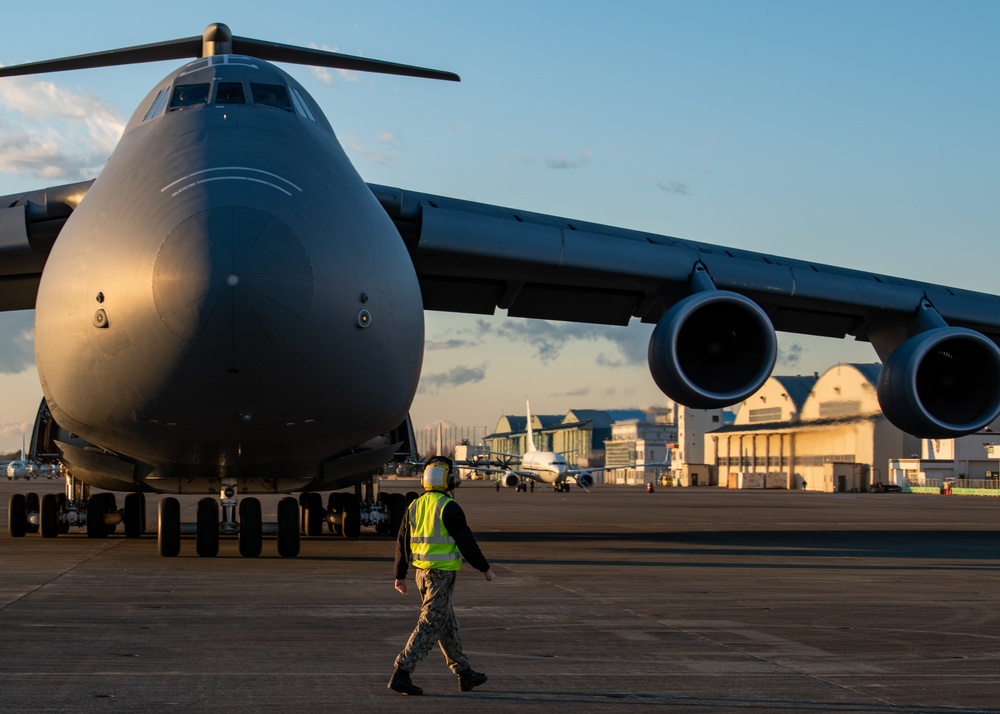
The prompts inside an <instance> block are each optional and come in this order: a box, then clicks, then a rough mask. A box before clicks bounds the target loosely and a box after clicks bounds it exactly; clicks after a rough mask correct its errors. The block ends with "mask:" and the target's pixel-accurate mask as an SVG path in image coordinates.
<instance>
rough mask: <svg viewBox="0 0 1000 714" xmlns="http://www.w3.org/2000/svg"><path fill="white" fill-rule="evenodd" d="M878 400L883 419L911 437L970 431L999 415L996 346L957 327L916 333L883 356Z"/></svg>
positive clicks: (999, 365)
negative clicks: (887, 356)
mask: <svg viewBox="0 0 1000 714" xmlns="http://www.w3.org/2000/svg"><path fill="white" fill-rule="evenodd" d="M878 400H879V404H880V405H881V406H882V412H883V413H884V414H885V416H886V418H887V419H888V420H889V421H890V422H892V423H893V424H894V425H896V426H897V427H899V428H900V429H902V430H903V431H905V432H907V433H909V434H913V435H914V436H918V437H921V438H952V437H956V436H962V435H964V434H971V433H972V432H975V431H978V430H980V429H982V428H983V427H984V426H986V425H988V424H989V423H991V422H992V421H993V420H994V419H996V418H997V415H998V414H1000V348H998V347H997V345H996V344H995V343H994V342H993V341H992V340H990V339H989V338H987V337H985V336H984V335H982V334H980V333H978V332H975V331H974V330H968V329H965V328H961V327H939V328H935V329H932V330H927V331H926V332H921V333H920V334H918V335H915V336H914V337H911V338H910V339H908V340H907V341H906V342H904V343H903V344H901V345H900V346H899V347H897V348H896V349H895V350H894V351H893V353H892V354H891V355H889V358H888V359H887V360H886V361H885V364H884V365H883V366H882V370H881V372H880V373H879V378H878Z"/></svg>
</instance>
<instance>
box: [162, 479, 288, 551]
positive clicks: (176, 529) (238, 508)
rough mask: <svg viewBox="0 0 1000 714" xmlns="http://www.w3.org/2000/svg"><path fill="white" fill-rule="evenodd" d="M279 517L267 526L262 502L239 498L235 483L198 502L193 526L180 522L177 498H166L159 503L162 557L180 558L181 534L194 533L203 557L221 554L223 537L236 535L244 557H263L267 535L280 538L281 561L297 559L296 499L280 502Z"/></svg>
mask: <svg viewBox="0 0 1000 714" xmlns="http://www.w3.org/2000/svg"><path fill="white" fill-rule="evenodd" d="M220 506H221V512H222V518H221V520H220V518H219V511H220ZM237 514H238V519H237ZM277 516H278V520H277V523H274V522H272V523H264V522H263V518H262V516H261V507H260V500H259V499H257V498H252V497H246V498H242V499H237V487H236V482H235V481H224V482H223V483H222V488H221V490H220V492H219V499H218V500H216V499H214V498H212V497H205V498H202V499H201V500H199V501H198V510H197V520H196V522H195V523H194V524H185V523H181V520H180V505H179V503H178V501H177V499H176V498H164V499H163V500H162V501H160V524H159V539H158V543H159V551H160V555H161V556H164V557H168V558H169V557H174V556H176V555H178V554H179V553H180V537H181V534H191V533H192V532H193V534H194V536H195V550H196V552H197V553H198V555H199V556H200V557H202V558H214V557H215V556H217V555H218V554H219V543H220V538H221V536H224V535H225V536H233V535H235V536H236V537H237V538H238V540H239V547H240V555H241V556H243V557H244V558H256V557H258V556H259V555H260V554H261V550H262V549H263V540H264V535H265V533H266V534H268V535H277V540H278V555H280V556H281V557H282V558H294V557H296V556H297V555H298V554H299V547H300V542H301V539H300V534H299V506H298V504H297V503H296V502H295V499H294V498H292V497H290V496H289V497H286V498H283V499H281V501H279V502H278V513H277ZM192 525H193V528H192Z"/></svg>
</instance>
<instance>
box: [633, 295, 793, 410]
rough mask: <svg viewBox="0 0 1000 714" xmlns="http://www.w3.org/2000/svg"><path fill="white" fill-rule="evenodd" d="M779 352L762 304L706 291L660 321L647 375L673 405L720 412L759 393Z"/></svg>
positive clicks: (654, 336) (650, 353)
mask: <svg viewBox="0 0 1000 714" xmlns="http://www.w3.org/2000/svg"><path fill="white" fill-rule="evenodd" d="M777 354H778V348H777V339H776V338H775V336H774V327H773V326H772V325H771V321H770V319H768V317H767V315H766V314H765V313H764V311H763V310H762V309H761V308H760V306H759V305H757V304H756V303H754V302H753V301H752V300H749V299H747V298H745V297H743V296H742V295H739V294H737V293H734V292H730V291H728V290H708V291H704V292H697V293H694V294H693V295H689V296H688V297H686V298H684V299H683V300H681V301H680V302H678V303H677V304H676V305H674V306H673V307H672V308H671V309H670V310H669V311H667V313H666V314H664V315H663V317H662V318H660V321H659V323H657V325H656V328H655V329H654V330H653V335H652V337H650V339H649V371H650V373H651V374H652V376H653V380H654V381H655V382H656V386H658V387H659V388H660V391H662V392H663V393H664V394H666V395H667V396H668V397H670V398H671V399H673V400H674V401H676V402H679V403H680V404H684V405H686V406H689V407H694V408H696V409H717V408H719V407H725V406H729V405H730V404H735V403H736V402H739V401H742V400H743V399H746V398H747V397H749V396H750V395H751V394H753V393H754V392H756V391H757V390H758V389H760V387H761V385H762V384H764V382H765V381H767V378H768V377H769V376H770V374H771V370H772V369H773V368H774V362H775V359H776V358H777Z"/></svg>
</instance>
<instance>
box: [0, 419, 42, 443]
mask: <svg viewBox="0 0 1000 714" xmlns="http://www.w3.org/2000/svg"><path fill="white" fill-rule="evenodd" d="M34 428H35V425H34V424H33V423H32V422H29V421H5V422H3V423H2V424H0V437H6V436H20V435H21V434H27V435H28V436H30V435H31V431H32V429H34ZM18 448H20V447H18Z"/></svg>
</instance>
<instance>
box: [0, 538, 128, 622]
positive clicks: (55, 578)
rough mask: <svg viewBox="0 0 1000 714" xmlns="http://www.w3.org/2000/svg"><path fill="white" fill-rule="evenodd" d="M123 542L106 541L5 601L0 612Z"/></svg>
mask: <svg viewBox="0 0 1000 714" xmlns="http://www.w3.org/2000/svg"><path fill="white" fill-rule="evenodd" d="M124 542H125V541H123V540H122V541H108V543H109V544H110V545H108V546H106V547H104V548H101V549H100V550H98V551H97V552H95V553H92V554H91V555H89V556H87V557H86V558H84V559H83V560H81V561H80V562H79V563H77V564H76V565H74V566H73V567H72V568H68V569H67V570H64V571H62V572H61V573H59V574H58V575H56V576H55V577H54V578H49V579H48V580H46V581H45V582H44V583H40V584H38V585H36V586H35V587H33V588H31V589H30V590H28V591H27V592H24V593H22V594H20V595H18V596H17V597H16V598H14V599H13V600H11V601H10V602H7V603H6V604H4V605H2V606H0V612H3V611H5V610H7V609H8V608H10V607H12V606H13V605H16V604H18V603H19V602H21V601H22V600H24V599H25V598H27V597H30V596H32V595H34V594H35V593H36V592H38V591H39V590H41V589H42V588H45V587H48V586H49V585H52V584H53V583H55V582H56V581H58V580H61V579H62V578H64V577H66V576H67V575H69V574H70V573H72V572H73V571H75V570H76V569H77V568H79V567H81V566H83V565H86V564H87V563H89V562H90V561H91V560H93V559H94V558H98V557H100V556H102V555H104V554H105V553H108V552H109V551H111V550H112V549H114V548H117V547H118V546H119V545H121V544H122V543H124Z"/></svg>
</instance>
